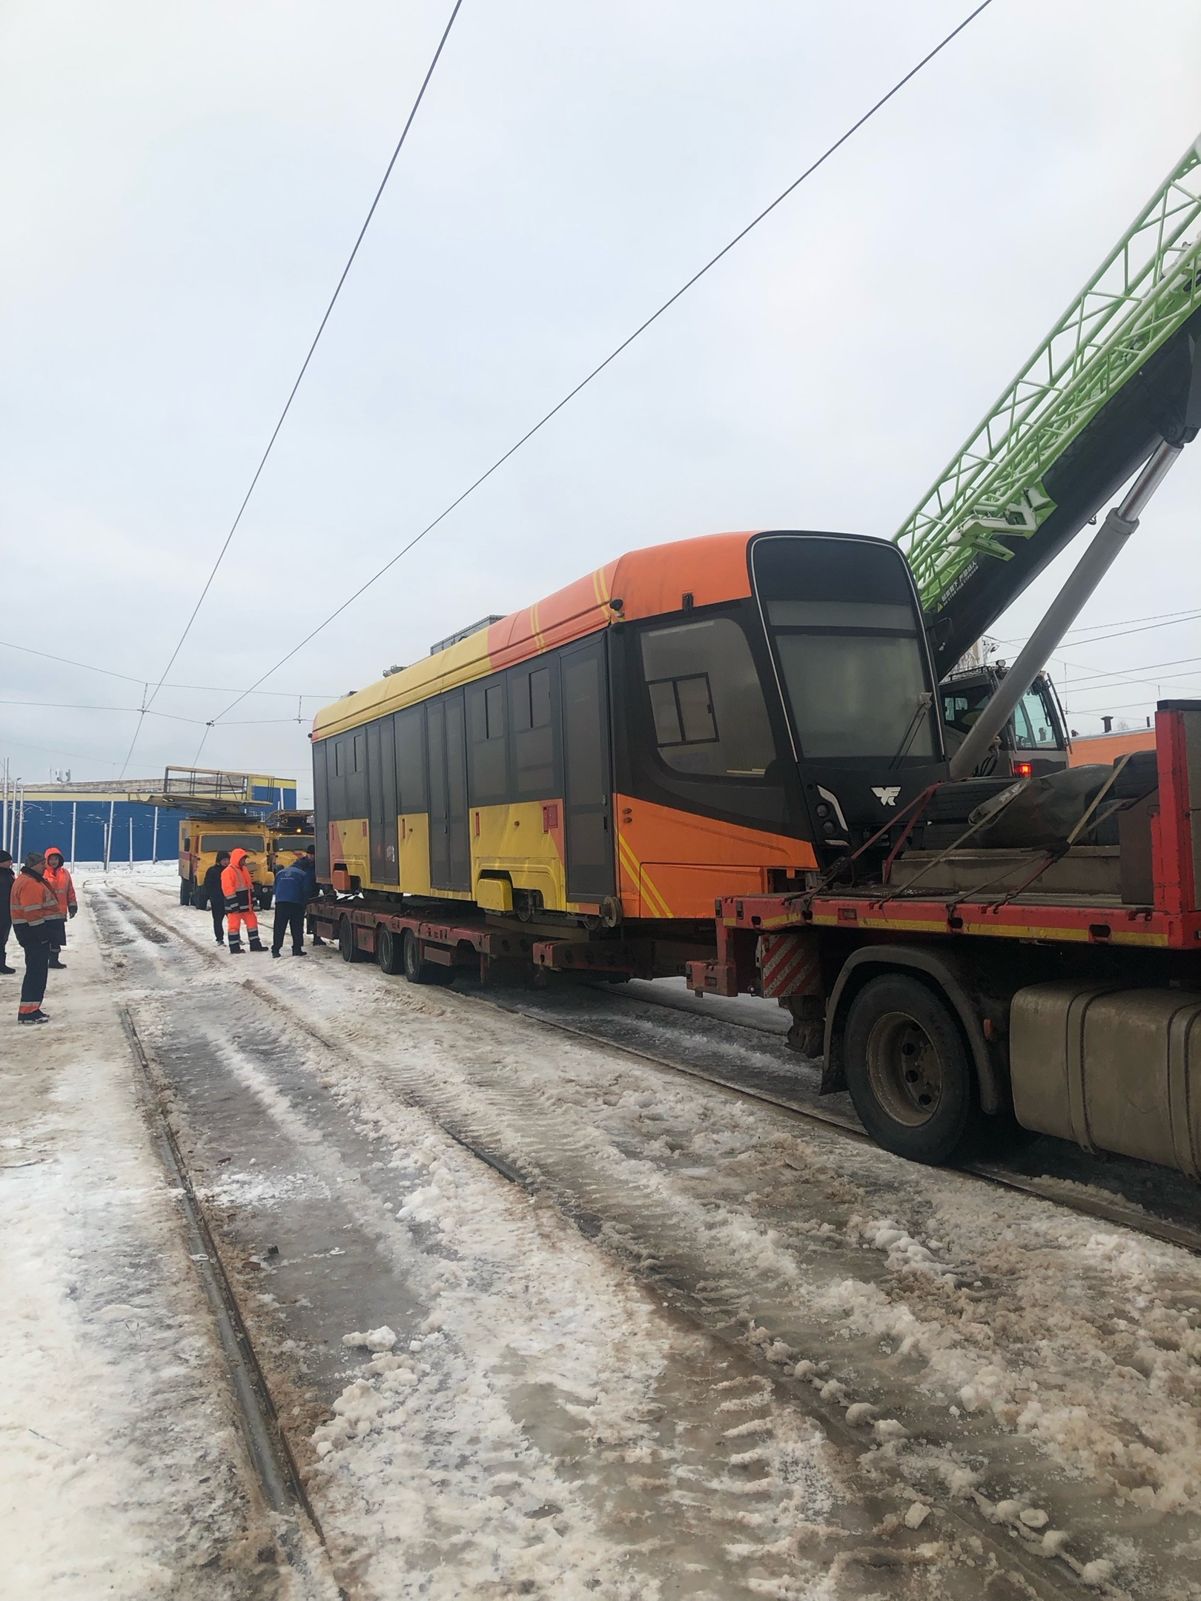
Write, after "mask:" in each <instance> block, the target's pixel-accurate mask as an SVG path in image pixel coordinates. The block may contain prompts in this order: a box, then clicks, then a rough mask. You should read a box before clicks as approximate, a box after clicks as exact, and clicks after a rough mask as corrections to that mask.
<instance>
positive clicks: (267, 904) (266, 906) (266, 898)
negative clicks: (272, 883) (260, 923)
mask: <svg viewBox="0 0 1201 1601" xmlns="http://www.w3.org/2000/svg"><path fill="white" fill-rule="evenodd" d="M272 893H273V892H272V891H271V890H269V889H261V890H260V891H259V911H260V912H269V911H270V910H271V900H272Z"/></svg>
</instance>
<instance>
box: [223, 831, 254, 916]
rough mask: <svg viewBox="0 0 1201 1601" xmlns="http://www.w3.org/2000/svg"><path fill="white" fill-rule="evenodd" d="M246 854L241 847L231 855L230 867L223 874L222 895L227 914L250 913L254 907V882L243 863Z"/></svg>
mask: <svg viewBox="0 0 1201 1601" xmlns="http://www.w3.org/2000/svg"><path fill="white" fill-rule="evenodd" d="M245 860H246V852H245V851H244V850H242V849H241V848H240V847H239V849H237V850H236V851H233V852H232V853H231V854H230V858H229V866H228V867H227V868H226V869H225V871H224V872H223V873H222V874H221V893H222V894H223V895H224V896H225V910H226V911H227V912H248V911H249V910H250V909H251V907H252V906H253V905H254V880H253V879H252V878H251V876H250V874H249V873H248V872H247V870H246V868H245V867H244V866H243V863H244V862H245Z"/></svg>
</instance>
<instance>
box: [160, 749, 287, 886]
mask: <svg viewBox="0 0 1201 1601" xmlns="http://www.w3.org/2000/svg"><path fill="white" fill-rule="evenodd" d="M295 799H296V781H295V779H291V778H274V777H271V776H269V775H267V774H264V773H241V772H228V771H225V770H223V769H221V768H216V767H168V768H167V770H166V772H165V773H164V775H163V792H162V794H161V795H156V796H154V797H153V804H155V805H157V806H165V807H170V808H171V809H172V810H174V811H177V812H179V813H180V823H179V904H180V905H181V906H196V907H200V908H204V907H205V906H207V904H208V895H207V893H206V891H205V888H204V875H205V874H206V873H207V872H208V870H209V868H210V867H212V866H213V865H214V864H215V863H216V860H217V856H218V854H219V853H220V852H221V851H235V850H239V849H240V850H244V851H247V852H249V853H250V860H249V862H248V864H247V865H248V867H249V869H250V876H251V879H252V881H253V883H254V886H255V901H256V902H257V904H258V905H259V906H260V907H262V908H264V909H265V908H267V907H269V906H270V905H271V901H272V897H273V894H274V888H275V872H274V868H273V865H272V855H271V838H272V830H271V829H270V828H269V827H268V824H267V817H268V813H272V812H275V814H276V815H281V816H299V815H301V814H296V813H283V812H280V811H279V810H278V809H279V808H280V807H281V805H284V804H286V803H287V802H288V801H291V802H293V803H295ZM310 833H311V830H310Z"/></svg>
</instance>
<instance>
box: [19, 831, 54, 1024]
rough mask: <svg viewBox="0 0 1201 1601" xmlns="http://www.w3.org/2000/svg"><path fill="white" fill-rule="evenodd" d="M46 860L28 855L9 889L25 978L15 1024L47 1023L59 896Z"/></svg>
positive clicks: (38, 854)
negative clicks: (44, 1004) (52, 932)
mask: <svg viewBox="0 0 1201 1601" xmlns="http://www.w3.org/2000/svg"><path fill="white" fill-rule="evenodd" d="M45 866H46V858H45V857H44V856H43V855H42V853H41V851H30V853H29V855H28V856H27V857H26V858H25V865H24V867H22V869H21V871H20V872H19V873H18V874H17V876H16V878H15V879H14V881H13V887H12V898H11V906H12V919H13V933H14V934H15V935H16V936H17V942H18V944H19V945H20V947H21V949H22V950H23V951H24V952H25V977H24V980H23V981H22V984H21V1004H20V1006H19V1008H18V1010H17V1022H18V1023H48V1022H49V1021H50V1019H49V1018H48V1017H47V1016H46V1014H45V1012H43V1011H42V997H43V995H45V993H46V969H47V968H48V967H49V965H50V928H51V925H52V924H53V923H55V922H57V921H58V896H57V895H56V894H55V893H54V891H53V889H51V887H50V885H49V884H47V882H46V879H45V876H44V868H45Z"/></svg>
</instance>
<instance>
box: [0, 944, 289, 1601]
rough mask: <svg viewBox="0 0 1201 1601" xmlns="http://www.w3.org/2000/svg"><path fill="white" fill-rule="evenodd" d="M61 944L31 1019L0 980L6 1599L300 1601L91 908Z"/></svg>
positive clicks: (1, 1565)
mask: <svg viewBox="0 0 1201 1601" xmlns="http://www.w3.org/2000/svg"><path fill="white" fill-rule="evenodd" d="M9 949H10V958H11V957H12V946H11V945H10V948H9ZM65 961H66V963H67V971H65V972H55V973H52V974H51V975H50V980H51V983H50V989H49V991H48V993H47V998H46V1009H47V1011H48V1012H50V1013H51V1014H52V1016H53V1019H54V1021H53V1022H52V1023H50V1024H47V1025H45V1026H43V1027H41V1028H36V1029H21V1030H18V1028H17V1026H16V1011H17V996H18V991H19V986H20V975H19V973H18V975H17V976H16V977H8V978H3V977H0V1030H3V1038H4V1040H5V1044H4V1048H3V1053H2V1054H3V1070H2V1071H0V1128H2V1129H3V1135H2V1137H0V1238H2V1239H3V1242H4V1243H3V1248H2V1255H0V1291H2V1294H3V1302H4V1318H3V1320H2V1321H0V1371H2V1372H3V1375H4V1385H3V1401H2V1403H0V1435H2V1439H0V1596H3V1597H6V1598H7V1597H11V1598H13V1601H32V1598H34V1597H36V1598H39V1601H41V1598H47V1601H49V1598H53V1601H98V1598H99V1597H101V1596H105V1597H115V1598H127V1601H150V1598H153V1597H163V1598H168V1597H170V1598H172V1601H175V1598H181V1601H209V1598H213V1601H218V1598H221V1601H224V1598H229V1601H234V1598H238V1601H241V1598H244V1597H256V1598H257V1597H263V1598H270V1597H276V1596H280V1597H283V1596H285V1595H292V1596H293V1597H294V1601H300V1598H299V1596H297V1595H296V1594H295V1592H292V1591H289V1590H288V1589H287V1587H286V1586H284V1585H282V1584H281V1579H280V1574H279V1571H278V1567H277V1561H276V1551H275V1540H274V1535H273V1530H272V1526H271V1523H270V1520H269V1519H268V1518H267V1517H266V1515H265V1514H264V1511H263V1508H262V1506H261V1504H260V1501H259V1498H258V1495H257V1490H256V1488H255V1486H254V1484H253V1482H252V1480H251V1478H250V1476H249V1474H248V1472H247V1470H246V1468H245V1466H244V1461H243V1452H242V1447H241V1443H240V1440H239V1438H238V1435H237V1432H236V1426H235V1422H234V1418H233V1415H232V1413H231V1410H230V1406H229V1402H228V1397H227V1391H226V1386H225V1382H224V1379H223V1376H222V1370H221V1367H220V1361H219V1357H218V1354H217V1352H216V1349H215V1347H214V1342H213V1337H212V1334H211V1325H210V1317H209V1313H208V1309H207V1306H206V1304H205V1302H204V1300H203V1297H202V1296H201V1294H200V1291H199V1289H198V1287H197V1285H196V1282H195V1278H194V1275H193V1272H192V1268H191V1264H190V1263H189V1261H188V1259H187V1256H186V1254H185V1252H184V1250H183V1247H182V1244H181V1236H180V1232H179V1228H178V1220H177V1212H176V1202H175V1200H174V1198H173V1195H172V1193H171V1191H170V1189H169V1188H168V1185H167V1183H166V1181H165V1179H164V1176H163V1173H162V1170H161V1167H160V1166H159V1163H158V1161H157V1159H156V1157H155V1155H154V1153H153V1151H152V1149H151V1145H150V1141H149V1138H148V1136H147V1132H146V1128H145V1125H144V1122H143V1119H142V1117H141V1114H140V1112H139V1107H138V1099H137V1091H136V1087H135V1078H134V1070H133V1061H132V1057H131V1055H130V1050H129V1046H128V1043H127V1042H126V1040H125V1038H124V1035H123V1033H122V1031H121V1028H120V1025H119V1021H118V1017H117V1013H116V1007H115V1001H114V989H115V986H114V980H115V979H118V978H119V976H120V975H119V974H118V973H117V972H115V971H114V968H113V964H112V963H111V962H110V963H109V964H107V965H106V964H105V963H104V962H103V961H102V959H101V954H100V951H99V949H98V947H97V944H96V940H95V936H94V933H93V931H92V929H91V927H90V924H89V920H88V918H87V916H86V914H85V915H84V916H81V917H78V918H76V919H75V921H74V922H72V924H71V925H70V943H69V945H68V948H67V952H66V955H65ZM15 964H16V965H17V966H18V968H19V967H20V966H21V957H20V952H19V950H18V951H17V952H16V956H15Z"/></svg>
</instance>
